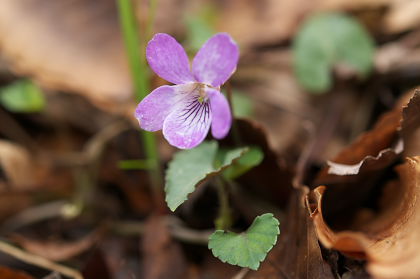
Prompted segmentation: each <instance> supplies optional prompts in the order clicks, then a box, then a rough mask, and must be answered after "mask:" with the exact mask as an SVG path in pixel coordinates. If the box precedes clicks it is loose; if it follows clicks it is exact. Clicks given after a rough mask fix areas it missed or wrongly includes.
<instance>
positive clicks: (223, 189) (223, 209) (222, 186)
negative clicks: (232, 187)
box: [215, 177, 232, 230]
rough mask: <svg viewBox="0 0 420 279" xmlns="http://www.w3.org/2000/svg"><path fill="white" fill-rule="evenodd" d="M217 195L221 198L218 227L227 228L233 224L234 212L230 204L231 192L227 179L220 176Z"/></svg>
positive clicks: (219, 228)
mask: <svg viewBox="0 0 420 279" xmlns="http://www.w3.org/2000/svg"><path fill="white" fill-rule="evenodd" d="M216 185H217V195H218V198H219V203H220V205H219V216H218V217H217V219H216V221H215V225H216V229H218V230H226V229H228V228H230V226H231V225H232V213H231V210H230V205H229V193H228V191H227V185H226V183H225V181H224V180H223V179H222V178H220V177H218V178H217V179H216Z"/></svg>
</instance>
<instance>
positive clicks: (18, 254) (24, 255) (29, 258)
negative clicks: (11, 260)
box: [0, 241, 83, 279]
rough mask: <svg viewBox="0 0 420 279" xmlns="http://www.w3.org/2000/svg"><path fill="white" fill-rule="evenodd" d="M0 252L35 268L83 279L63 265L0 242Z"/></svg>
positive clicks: (74, 278) (76, 272)
mask: <svg viewBox="0 0 420 279" xmlns="http://www.w3.org/2000/svg"><path fill="white" fill-rule="evenodd" d="M0 251H1V252H3V253H5V254H8V255H11V256H13V257H15V258H16V259H18V260H21V261H23V262H26V263H29V264H32V265H35V266H39V267H42V268H45V269H48V270H52V271H57V272H58V273H61V274H63V275H65V276H68V277H71V278H73V279H83V276H82V274H80V272H78V271H77V270H74V269H72V268H70V267H67V266H64V265H60V264H56V263H54V262H52V261H49V260H47V259H45V258H42V257H40V256H37V255H35V254H31V253H28V252H25V251H23V250H21V249H19V248H16V247H14V246H12V245H10V244H7V243H5V242H2V241H0Z"/></svg>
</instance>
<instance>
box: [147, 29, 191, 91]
mask: <svg viewBox="0 0 420 279" xmlns="http://www.w3.org/2000/svg"><path fill="white" fill-rule="evenodd" d="M146 58H147V62H149V65H150V67H151V68H152V69H153V71H154V72H155V73H156V74H157V75H158V76H160V77H161V78H163V79H165V80H167V81H169V82H172V83H175V84H182V83H188V82H193V81H194V77H193V76H192V74H191V71H190V64H189V61H188V56H187V54H186V53H185V50H184V48H183V47H182V46H181V45H180V44H179V43H178V42H177V41H176V40H175V39H174V38H173V37H171V36H169V35H168V34H164V33H158V34H156V35H155V36H154V37H153V38H152V39H151V40H150V41H149V44H148V45H147V48H146Z"/></svg>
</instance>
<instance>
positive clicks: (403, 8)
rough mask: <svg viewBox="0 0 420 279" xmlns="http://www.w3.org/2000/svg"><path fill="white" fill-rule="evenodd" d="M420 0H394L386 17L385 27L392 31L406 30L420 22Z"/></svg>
mask: <svg viewBox="0 0 420 279" xmlns="http://www.w3.org/2000/svg"><path fill="white" fill-rule="evenodd" d="M419 14H420V1H417V0H393V1H392V5H391V7H390V11H389V12H388V14H387V16H386V19H385V28H386V30H387V31H388V32H390V33H397V32H402V31H406V30H408V29H411V28H414V27H418V25H419V24H420V18H419Z"/></svg>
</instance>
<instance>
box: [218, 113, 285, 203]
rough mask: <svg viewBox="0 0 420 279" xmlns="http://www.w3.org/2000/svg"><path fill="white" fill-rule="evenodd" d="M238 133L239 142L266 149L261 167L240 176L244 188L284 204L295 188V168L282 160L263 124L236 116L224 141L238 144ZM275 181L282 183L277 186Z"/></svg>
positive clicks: (224, 142)
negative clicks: (293, 169)
mask: <svg viewBox="0 0 420 279" xmlns="http://www.w3.org/2000/svg"><path fill="white" fill-rule="evenodd" d="M236 132H237V135H238V138H237V139H236V140H237V141H238V143H236V144H239V145H247V146H258V147H259V148H261V149H262V151H263V152H264V159H263V161H262V162H261V164H259V165H258V166H256V167H254V168H252V169H251V170H250V171H248V172H247V173H245V174H244V175H242V176H241V177H240V178H238V181H239V183H240V184H241V188H242V189H246V190H247V191H249V192H251V193H252V194H255V195H257V196H260V197H262V198H264V199H267V200H269V201H273V202H275V203H276V204H277V205H278V206H280V207H284V206H286V204H287V200H288V198H289V196H290V193H291V190H292V187H291V185H292V183H291V180H292V177H293V171H292V169H291V167H289V166H287V165H286V163H285V162H284V161H282V160H281V159H278V156H277V154H276V153H275V152H274V151H273V149H272V148H271V146H270V144H269V143H268V140H267V133H266V130H265V129H264V127H263V126H262V125H260V124H259V123H257V122H255V121H251V120H249V119H236V120H235V123H234V125H233V128H232V132H231V133H230V135H229V137H228V138H226V139H225V140H223V141H222V144H228V145H229V144H230V145H232V144H233V145H235V133H236ZM273 181H279V184H276V185H273Z"/></svg>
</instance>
